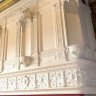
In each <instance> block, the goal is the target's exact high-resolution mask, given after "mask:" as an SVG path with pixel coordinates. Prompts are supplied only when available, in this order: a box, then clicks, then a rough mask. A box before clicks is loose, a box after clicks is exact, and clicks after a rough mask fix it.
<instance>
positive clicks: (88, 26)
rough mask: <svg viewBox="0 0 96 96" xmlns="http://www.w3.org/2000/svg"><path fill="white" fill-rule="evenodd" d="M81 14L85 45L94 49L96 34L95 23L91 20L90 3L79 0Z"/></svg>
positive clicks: (95, 46) (95, 47)
mask: <svg viewBox="0 0 96 96" xmlns="http://www.w3.org/2000/svg"><path fill="white" fill-rule="evenodd" d="M79 15H80V20H81V28H82V34H83V36H84V37H83V38H84V42H85V45H87V46H88V47H90V48H91V49H92V50H95V49H96V45H95V44H96V43H95V35H94V31H93V25H92V20H91V11H90V8H89V6H88V5H84V4H83V3H82V2H80V1H79Z"/></svg>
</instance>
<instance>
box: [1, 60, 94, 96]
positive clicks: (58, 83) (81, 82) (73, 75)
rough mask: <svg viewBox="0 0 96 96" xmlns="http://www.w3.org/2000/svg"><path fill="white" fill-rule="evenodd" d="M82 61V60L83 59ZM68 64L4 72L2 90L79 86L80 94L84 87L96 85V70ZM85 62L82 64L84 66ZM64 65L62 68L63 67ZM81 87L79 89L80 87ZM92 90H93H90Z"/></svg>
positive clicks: (62, 88) (53, 88) (35, 89)
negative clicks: (43, 68)
mask: <svg viewBox="0 0 96 96" xmlns="http://www.w3.org/2000/svg"><path fill="white" fill-rule="evenodd" d="M81 62H82V61H81ZM70 65H71V64H67V65H66V67H65V66H64V65H62V66H58V67H57V66H55V67H53V68H52V69H51V68H50V69H48V68H47V69H45V70H43V71H42V70H41V69H40V70H38V69H36V70H35V71H34V72H32V71H31V70H30V71H28V72H27V71H26V72H20V73H15V74H14V73H13V75H11V74H9V73H8V74H7V76H6V74H5V76H4V74H2V75H0V92H5V91H6V92H10V91H11V92H18V91H26V90H27V92H29V91H32V92H34V91H37V92H38V90H41V92H42V91H44V90H45V91H46V90H55V89H57V90H58V89H61V90H64V88H67V90H69V91H71V89H75V88H77V90H78V94H79V92H81V90H82V88H85V89H87V88H88V87H96V74H95V73H96V71H95V70H93V71H92V69H90V70H91V71H89V70H88V69H87V66H86V68H84V67H83V68H79V67H76V66H79V65H78V63H77V64H73V65H74V66H70ZM83 65H84V64H82V66H83ZM61 67H62V68H61ZM18 74H19V75H18ZM78 88H79V89H78ZM90 92H91V91H90Z"/></svg>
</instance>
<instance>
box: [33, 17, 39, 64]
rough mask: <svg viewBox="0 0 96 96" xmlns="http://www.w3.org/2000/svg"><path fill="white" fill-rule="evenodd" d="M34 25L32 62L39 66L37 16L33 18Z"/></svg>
mask: <svg viewBox="0 0 96 96" xmlns="http://www.w3.org/2000/svg"><path fill="white" fill-rule="evenodd" d="M33 26H34V28H33V29H34V58H35V59H34V63H35V64H36V65H38V66H39V45H38V17H37V15H36V16H35V17H34V18H33Z"/></svg>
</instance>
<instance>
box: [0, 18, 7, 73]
mask: <svg viewBox="0 0 96 96" xmlns="http://www.w3.org/2000/svg"><path fill="white" fill-rule="evenodd" d="M6 25H7V21H6V18H5V24H4V26H3V27H2V26H1V27H0V48H1V50H0V59H1V60H0V64H1V65H0V72H1V71H3V70H4V62H5V61H6V58H7V43H8V42H7V41H8V30H7V26H6Z"/></svg>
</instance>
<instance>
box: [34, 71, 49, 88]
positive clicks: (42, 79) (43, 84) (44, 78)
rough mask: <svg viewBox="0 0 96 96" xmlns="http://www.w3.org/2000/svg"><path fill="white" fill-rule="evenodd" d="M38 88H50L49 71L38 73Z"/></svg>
mask: <svg viewBox="0 0 96 96" xmlns="http://www.w3.org/2000/svg"><path fill="white" fill-rule="evenodd" d="M36 82H37V88H39V89H42V88H48V87H49V85H48V73H43V74H42V73H41V74H37V75H36Z"/></svg>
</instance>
